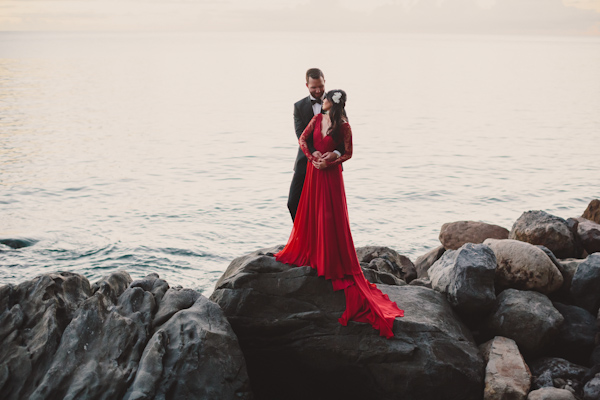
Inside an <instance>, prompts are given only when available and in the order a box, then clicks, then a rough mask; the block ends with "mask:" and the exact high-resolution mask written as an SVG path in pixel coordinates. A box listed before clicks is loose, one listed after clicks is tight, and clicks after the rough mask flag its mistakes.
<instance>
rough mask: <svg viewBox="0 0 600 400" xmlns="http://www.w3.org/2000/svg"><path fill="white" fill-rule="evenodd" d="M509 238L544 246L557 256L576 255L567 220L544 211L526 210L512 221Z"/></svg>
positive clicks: (567, 256)
mask: <svg viewBox="0 0 600 400" xmlns="http://www.w3.org/2000/svg"><path fill="white" fill-rule="evenodd" d="M508 237H509V239H514V240H520V241H522V242H527V243H531V244H541V245H543V246H546V247H547V248H549V249H550V251H552V252H553V253H554V254H555V255H556V257H558V258H569V257H577V256H578V254H576V245H575V238H574V237H573V233H572V232H571V230H570V229H569V226H568V224H567V222H566V221H565V220H564V219H562V218H560V217H557V216H555V215H551V214H548V213H547V212H545V211H527V212H525V213H523V214H522V215H521V216H520V217H519V218H518V219H517V220H516V221H515V223H514V225H513V227H512V229H511V231H510V234H509V236H508Z"/></svg>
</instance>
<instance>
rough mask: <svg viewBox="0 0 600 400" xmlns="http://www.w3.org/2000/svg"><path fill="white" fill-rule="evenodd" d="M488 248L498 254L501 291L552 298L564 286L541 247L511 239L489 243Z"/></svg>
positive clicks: (486, 241) (557, 270)
mask: <svg viewBox="0 0 600 400" xmlns="http://www.w3.org/2000/svg"><path fill="white" fill-rule="evenodd" d="M484 244H486V245H488V246H490V247H491V249H492V250H493V251H494V254H496V260H497V261H498V268H497V270H496V283H497V284H498V286H499V287H509V288H514V289H521V290H535V291H538V292H540V293H544V294H548V293H552V292H554V291H556V290H557V289H559V288H560V286H561V285H562V283H563V277H562V274H561V273H560V271H559V269H558V268H557V267H556V266H555V265H554V264H553V263H552V261H551V260H550V258H548V256H547V255H546V254H545V253H544V251H542V250H541V249H539V248H538V247H536V246H533V245H531V244H528V243H525V242H520V241H517V240H510V239H505V240H498V239H486V240H485V242H484Z"/></svg>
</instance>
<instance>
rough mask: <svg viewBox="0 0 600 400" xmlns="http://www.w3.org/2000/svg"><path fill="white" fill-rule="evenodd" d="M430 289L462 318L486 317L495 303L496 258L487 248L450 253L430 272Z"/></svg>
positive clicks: (479, 246)
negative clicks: (444, 297) (444, 299)
mask: <svg viewBox="0 0 600 400" xmlns="http://www.w3.org/2000/svg"><path fill="white" fill-rule="evenodd" d="M428 273H429V277H430V278H431V286H432V287H433V288H434V289H435V290H437V291H438V292H441V293H443V294H444V295H445V296H446V299H447V300H448V302H449V303H450V305H452V307H454V308H455V309H456V310H457V311H458V312H459V313H461V314H463V315H465V314H466V315H469V316H476V315H484V314H486V313H487V312H488V311H490V310H491V309H492V308H493V307H494V305H495V303H496V292H495V290H494V277H495V274H496V256H495V255H494V252H493V251H492V249H490V248H489V247H488V246H486V245H484V244H472V243H467V244H465V245H463V246H462V247H461V248H459V249H458V250H448V251H446V252H445V253H444V255H443V256H442V258H440V259H439V260H438V261H436V263H435V264H433V266H432V267H431V268H429V272H428Z"/></svg>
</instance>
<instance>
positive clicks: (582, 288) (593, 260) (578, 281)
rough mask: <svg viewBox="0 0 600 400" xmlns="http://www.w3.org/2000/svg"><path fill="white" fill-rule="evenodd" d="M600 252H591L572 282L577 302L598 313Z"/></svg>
mask: <svg viewBox="0 0 600 400" xmlns="http://www.w3.org/2000/svg"><path fill="white" fill-rule="evenodd" d="M599 288H600V253H595V254H591V255H589V256H588V258H587V259H586V260H585V261H584V262H582V263H581V264H579V266H578V267H577V271H575V275H573V280H572V282H571V295H572V296H573V299H574V300H575V304H577V305H578V306H580V307H582V308H585V309H586V310H588V311H589V312H591V313H592V314H594V315H596V313H597V312H598V309H599V308H600V289H599Z"/></svg>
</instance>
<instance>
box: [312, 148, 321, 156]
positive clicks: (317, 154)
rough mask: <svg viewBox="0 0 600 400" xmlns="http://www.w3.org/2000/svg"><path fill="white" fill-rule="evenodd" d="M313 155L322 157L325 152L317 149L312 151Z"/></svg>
mask: <svg viewBox="0 0 600 400" xmlns="http://www.w3.org/2000/svg"><path fill="white" fill-rule="evenodd" d="M312 155H313V157H315V158H321V157H323V154H321V152H320V151H319V150H316V151H315V152H314V153H312Z"/></svg>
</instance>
